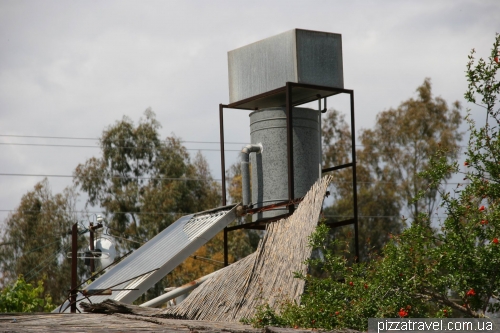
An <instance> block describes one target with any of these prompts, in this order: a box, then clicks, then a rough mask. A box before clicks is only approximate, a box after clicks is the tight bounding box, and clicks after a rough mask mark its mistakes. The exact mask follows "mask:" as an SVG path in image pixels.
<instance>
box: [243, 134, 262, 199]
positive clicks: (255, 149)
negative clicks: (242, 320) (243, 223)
mask: <svg viewBox="0 0 500 333" xmlns="http://www.w3.org/2000/svg"><path fill="white" fill-rule="evenodd" d="M262 149H263V148H262V144H260V143H259V144H256V145H253V144H250V145H246V146H245V147H243V149H242V150H241V153H240V162H241V188H242V192H243V193H242V196H243V205H244V206H248V205H249V204H250V201H251V200H250V167H249V161H250V153H261V152H262Z"/></svg>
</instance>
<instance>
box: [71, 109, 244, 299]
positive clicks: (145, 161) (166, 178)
mask: <svg viewBox="0 0 500 333" xmlns="http://www.w3.org/2000/svg"><path fill="white" fill-rule="evenodd" d="M160 128H161V124H160V123H159V122H158V121H157V120H156V117H155V114H154V112H153V111H152V110H151V109H149V108H148V109H147V110H146V111H145V112H144V118H141V119H140V121H139V123H138V124H137V125H135V124H134V123H133V122H132V120H130V119H129V118H127V117H124V118H123V119H122V120H121V121H118V122H116V123H115V124H113V125H111V126H109V127H108V128H106V129H105V130H104V131H103V134H102V137H101V139H100V144H101V150H102V156H101V157H99V158H97V157H93V158H90V159H89V160H87V161H86V162H85V163H84V164H80V165H78V166H77V168H76V169H75V171H74V177H75V184H76V185H77V186H79V188H80V189H81V190H82V191H83V192H85V193H86V194H87V195H88V202H87V204H88V205H91V206H100V207H102V208H103V209H104V212H105V215H106V217H107V221H108V224H109V230H110V231H111V232H112V234H114V235H116V236H119V237H121V238H118V243H119V245H120V246H121V247H122V248H123V249H133V248H137V247H138V246H140V244H142V243H145V242H146V241H148V240H149V239H151V238H152V237H154V236H155V235H157V234H158V233H159V232H161V231H162V230H163V229H165V228H166V227H168V226H169V225H170V224H172V223H173V222H175V221H176V220H177V219H178V218H179V217H181V216H183V215H187V214H192V213H197V212H200V211H204V210H207V209H213V208H216V207H218V206H220V205H221V196H220V185H219V184H218V183H217V182H216V181H215V180H214V179H213V177H212V175H211V173H210V168H209V166H208V163H207V161H206V160H205V158H204V157H203V156H202V155H201V154H200V153H198V154H197V155H196V156H195V157H194V159H193V160H191V159H190V156H189V154H188V152H187V150H186V148H185V147H184V146H182V144H181V140H180V139H179V138H176V137H168V138H167V139H166V140H161V139H160V134H159V132H158V131H159V129H160ZM222 239H223V236H222V234H220V235H217V236H216V237H215V238H214V239H213V240H211V241H209V242H208V243H207V244H205V245H204V246H203V247H202V248H200V249H199V250H198V251H197V252H196V253H195V255H196V256H198V257H205V258H208V259H211V260H215V261H222V260H223V252H222V251H223V245H222V244H223V243H222ZM238 240H239V241H240V244H238V248H239V249H241V250H240V251H235V252H233V254H235V257H232V258H230V259H233V260H235V259H240V258H241V256H244V255H246V254H249V252H250V249H251V247H250V246H249V239H248V237H246V238H245V237H240V238H239V239H238ZM230 245H231V244H230ZM233 247H234V244H233ZM218 268H220V267H219V265H218V264H216V263H215V265H212V264H209V263H208V261H202V260H197V259H194V258H188V259H187V260H186V261H185V262H184V263H183V264H182V265H180V266H179V267H178V268H176V269H175V270H174V271H173V272H172V273H170V274H169V275H168V276H167V277H166V278H165V279H163V280H162V281H161V282H160V283H159V284H157V286H156V287H155V288H153V289H151V290H150V291H149V292H148V294H147V295H145V296H144V297H142V298H141V299H140V300H139V302H142V301H144V300H146V299H148V298H152V297H154V296H157V295H158V294H159V293H162V292H163V288H164V287H166V286H173V285H175V286H179V285H182V284H183V283H186V282H189V281H191V280H193V279H196V278H199V277H201V276H202V275H206V274H208V273H211V272H212V271H214V270H215V269H218Z"/></svg>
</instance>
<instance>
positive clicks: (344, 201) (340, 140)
mask: <svg viewBox="0 0 500 333" xmlns="http://www.w3.org/2000/svg"><path fill="white" fill-rule="evenodd" d="M416 91H417V97H416V98H410V99H408V100H406V101H404V102H402V103H401V104H400V105H399V106H398V107H397V108H396V109H392V108H391V109H389V110H386V111H382V112H380V113H379V114H378V115H377V118H376V123H375V126H374V128H373V129H365V130H362V131H361V132H360V135H359V139H358V140H357V142H358V143H359V144H360V145H359V146H358V147H356V155H357V164H356V170H357V189H358V214H359V216H360V219H359V228H360V231H359V233H360V255H361V257H362V258H366V257H367V255H368V253H370V252H371V251H372V250H376V252H378V251H379V250H380V249H381V248H382V246H383V245H384V244H385V243H386V242H387V241H388V239H389V237H391V234H397V233H399V232H400V231H401V228H402V223H401V219H400V217H401V215H403V214H405V215H409V217H410V218H411V219H415V217H416V216H418V214H419V213H420V212H424V213H427V216H431V213H432V211H433V210H434V208H435V207H436V200H438V196H437V192H436V191H435V190H430V191H426V192H425V193H426V194H425V196H422V197H420V199H419V200H412V199H413V198H414V197H416V196H417V194H418V193H420V192H421V191H423V190H427V189H428V187H429V184H430V181H429V180H428V179H426V178H424V177H419V175H418V174H419V173H420V172H423V171H426V170H428V169H429V160H430V157H431V156H432V155H433V154H434V153H435V152H436V151H437V150H438V149H440V150H443V151H445V152H446V158H447V159H448V160H449V161H451V160H453V159H455V158H456V157H457V156H458V154H459V148H460V146H459V142H460V140H461V139H462V134H461V133H460V132H459V126H460V123H461V116H460V108H461V107H460V103H459V102H454V103H452V104H451V106H449V105H448V103H446V101H445V100H444V99H442V98H441V97H434V96H433V95H432V86H431V81H430V79H425V80H424V82H423V84H422V85H421V86H419V87H418V88H417V90H416ZM350 135H351V133H350V129H349V126H348V125H347V123H346V121H345V119H344V117H343V116H342V115H341V114H340V113H339V112H338V111H336V110H330V111H329V113H328V114H327V117H326V120H325V121H324V122H323V151H324V161H325V165H326V166H327V167H328V166H334V165H340V164H344V163H348V162H350V152H351V140H350ZM335 172H336V173H335V177H336V178H335V179H336V180H335V181H334V189H333V191H332V193H333V197H334V202H333V204H332V205H331V206H330V207H327V208H326V209H325V215H326V218H327V219H328V220H330V221H341V220H343V219H347V218H348V217H350V216H352V215H353V204H352V192H353V191H352V190H353V189H352V173H351V170H349V169H343V170H340V171H335ZM443 177H444V179H443V180H446V179H448V178H449V177H450V174H449V173H448V174H445V175H443ZM429 221H430V220H428V221H427V223H429ZM336 234H337V235H338V236H340V235H343V236H342V238H343V239H345V240H349V239H352V238H353V237H352V231H351V230H350V228H348V227H343V228H342V230H337V231H336ZM350 246H352V242H351V245H350ZM351 249H352V248H351Z"/></svg>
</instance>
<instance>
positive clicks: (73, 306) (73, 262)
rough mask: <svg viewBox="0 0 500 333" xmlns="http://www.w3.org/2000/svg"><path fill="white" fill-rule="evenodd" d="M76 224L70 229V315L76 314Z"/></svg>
mask: <svg viewBox="0 0 500 333" xmlns="http://www.w3.org/2000/svg"><path fill="white" fill-rule="evenodd" d="M77 242H78V224H77V223H75V224H73V228H72V229H71V313H76V288H77V287H78V286H77V277H76V268H77V265H76V264H77V256H78V253H77V252H78V244H77Z"/></svg>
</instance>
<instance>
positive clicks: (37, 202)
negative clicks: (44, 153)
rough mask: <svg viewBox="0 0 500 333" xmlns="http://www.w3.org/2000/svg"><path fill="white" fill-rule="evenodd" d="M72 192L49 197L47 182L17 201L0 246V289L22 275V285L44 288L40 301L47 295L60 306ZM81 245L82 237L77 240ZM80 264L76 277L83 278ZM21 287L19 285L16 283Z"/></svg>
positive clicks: (67, 269) (64, 294)
mask: <svg viewBox="0 0 500 333" xmlns="http://www.w3.org/2000/svg"><path fill="white" fill-rule="evenodd" d="M77 197H78V195H77V193H76V191H75V189H74V188H66V189H65V190H64V191H63V193H58V194H56V195H53V194H52V192H51V190H50V186H49V182H48V181H47V179H45V180H43V181H42V182H40V183H38V184H36V185H35V187H34V189H33V191H31V192H28V193H27V194H25V195H24V196H23V197H22V198H21V203H20V204H19V207H18V208H17V209H16V211H15V212H14V213H12V214H10V215H9V216H8V217H7V219H6V223H5V230H4V235H3V239H2V243H1V244H0V271H2V280H1V284H2V285H3V287H4V288H7V287H8V286H9V285H12V284H14V283H15V282H16V280H17V277H18V276H19V275H23V276H24V279H26V282H31V281H37V280H40V282H41V283H43V285H44V286H45V289H44V294H43V295H44V297H45V296H47V295H50V296H51V298H52V299H53V300H54V301H55V302H62V301H63V300H64V299H65V298H66V297H67V294H68V290H69V287H70V260H69V259H67V258H66V254H67V252H68V251H70V249H71V237H70V236H69V235H68V231H70V230H71V226H72V225H73V224H74V223H76V222H77V221H78V220H77V216H76V213H75V203H76V199H77ZM79 241H80V242H82V243H83V242H84V236H80V240H79ZM82 264H83V263H80V266H79V269H80V274H81V275H80V276H85V273H84V270H85V268H84V266H83V265H82ZM20 283H21V282H20Z"/></svg>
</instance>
